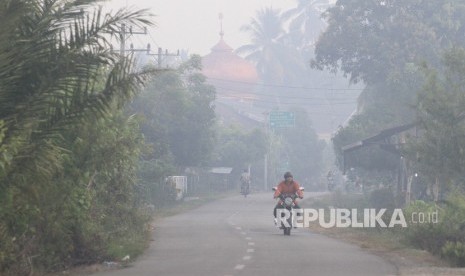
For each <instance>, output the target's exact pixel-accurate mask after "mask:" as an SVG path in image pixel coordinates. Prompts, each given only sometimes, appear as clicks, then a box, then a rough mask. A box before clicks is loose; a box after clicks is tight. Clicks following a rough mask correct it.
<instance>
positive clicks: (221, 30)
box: [218, 12, 224, 39]
mask: <svg viewBox="0 0 465 276" xmlns="http://www.w3.org/2000/svg"><path fill="white" fill-rule="evenodd" d="M218 18H219V19H220V37H221V39H223V36H224V32H223V13H222V12H220V13H219V14H218Z"/></svg>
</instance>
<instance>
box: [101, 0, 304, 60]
mask: <svg viewBox="0 0 465 276" xmlns="http://www.w3.org/2000/svg"><path fill="white" fill-rule="evenodd" d="M106 5H107V7H108V8H110V7H111V8H112V9H115V10H116V9H117V8H120V7H125V6H128V7H133V8H137V9H141V8H150V9H151V12H152V13H153V14H155V15H156V17H155V19H154V21H155V23H156V24H157V27H155V28H154V29H152V30H151V31H150V36H143V35H142V36H141V35H139V36H135V37H134V38H133V43H134V45H146V44H147V43H151V44H152V45H153V46H152V49H156V48H157V47H161V48H163V49H168V50H169V51H171V52H175V51H176V50H177V49H188V50H189V53H190V54H194V53H196V54H201V55H205V54H208V53H209V52H210V48H211V47H212V46H213V45H215V44H216V43H217V42H218V40H219V31H220V27H219V26H220V24H219V19H218V14H219V13H220V12H222V13H223V17H224V18H223V31H224V33H225V36H224V39H225V41H226V42H227V43H228V44H229V45H230V46H231V47H233V48H234V49H236V48H238V47H239V46H241V45H244V44H248V43H249V37H248V34H247V33H245V32H241V31H240V27H241V26H243V25H245V24H248V23H249V21H250V19H251V18H252V17H255V13H256V11H257V10H259V9H261V8H265V7H273V8H275V9H280V10H288V9H290V8H294V7H296V6H297V1H296V0H110V1H108V2H107V4H106Z"/></svg>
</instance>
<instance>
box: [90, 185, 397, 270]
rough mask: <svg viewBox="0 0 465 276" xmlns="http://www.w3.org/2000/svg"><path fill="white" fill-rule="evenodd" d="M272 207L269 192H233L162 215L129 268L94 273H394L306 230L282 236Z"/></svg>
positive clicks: (360, 252) (379, 262)
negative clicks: (147, 244)
mask: <svg viewBox="0 0 465 276" xmlns="http://www.w3.org/2000/svg"><path fill="white" fill-rule="evenodd" d="M306 196H307V197H308V196H310V195H309V193H307V194H306ZM274 205H275V201H274V200H273V199H272V193H271V192H270V193H262V194H252V195H250V196H249V197H247V198H244V197H242V196H234V197H229V198H225V199H220V200H216V201H213V202H211V203H209V204H206V205H204V206H202V207H200V208H197V209H194V210H192V211H189V212H186V213H183V214H179V215H176V216H172V217H168V218H165V219H163V220H161V221H159V222H158V223H157V227H156V229H155V231H154V234H153V235H154V236H153V240H154V241H153V242H152V244H151V246H150V248H149V249H148V250H147V252H146V253H145V254H144V256H142V257H140V258H139V259H138V261H137V262H135V263H134V265H133V266H132V267H130V268H126V269H121V270H115V271H107V272H103V273H99V274H96V275H163V276H165V275H199V276H209V275H216V276H227V275H254V276H258V275H266V276H270V275H280V276H282V275H318V276H320V275H331V276H334V275H345V276H347V275H357V276H359V275H396V274H397V272H396V268H395V267H394V266H393V265H391V264H390V263H388V262H386V261H384V260H382V259H381V258H379V257H377V256H375V255H371V254H369V253H367V252H364V251H363V250H361V249H360V248H358V247H357V246H354V245H350V244H347V243H344V242H341V241H338V240H334V239H331V238H328V237H325V236H322V235H319V234H315V233H312V232H310V231H309V230H307V229H302V228H300V229H293V230H292V233H291V236H284V235H283V232H282V230H279V229H278V228H276V227H275V226H274V223H273V216H272V210H273V207H274Z"/></svg>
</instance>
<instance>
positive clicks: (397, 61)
mask: <svg viewBox="0 0 465 276" xmlns="http://www.w3.org/2000/svg"><path fill="white" fill-rule="evenodd" d="M325 18H326V19H327V21H328V23H329V26H328V28H327V30H326V31H325V32H324V34H323V35H322V36H321V38H320V39H319V41H318V43H317V46H316V57H315V60H314V62H313V65H314V66H316V67H318V68H328V69H330V70H333V71H335V70H338V69H340V70H341V71H342V72H344V74H346V75H349V76H350V78H351V80H352V81H354V82H356V81H360V80H363V81H364V82H365V83H367V84H373V83H377V82H379V81H380V80H384V79H385V78H388V77H389V76H390V75H391V74H393V73H395V72H396V71H400V70H401V69H402V68H403V67H404V64H405V63H409V62H410V63H414V62H419V61H420V62H421V61H424V60H427V61H428V62H430V63H431V64H432V65H437V64H438V62H439V56H440V51H441V49H444V48H447V47H450V46H452V45H461V44H463V42H464V37H463V35H461V34H462V32H463V29H464V23H465V1H462V0H459V1H455V0H447V1H427V0H406V1H398V0H392V1H380V0H371V1H362V0H355V1H351V0H339V1H337V3H336V5H335V6H334V7H332V8H330V9H329V10H328V11H327V13H326V14H325Z"/></svg>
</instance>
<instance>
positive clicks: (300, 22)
mask: <svg viewBox="0 0 465 276" xmlns="http://www.w3.org/2000/svg"><path fill="white" fill-rule="evenodd" d="M297 2H298V3H297V7H295V8H293V9H290V10H288V11H286V12H284V13H283V18H284V19H286V20H290V22H291V23H290V25H289V34H288V35H289V37H290V39H291V41H292V42H293V44H295V45H298V46H299V49H308V50H309V48H310V49H311V50H312V51H313V45H314V43H315V42H316V40H317V39H318V36H319V35H320V32H322V31H323V30H324V29H325V28H326V26H327V24H326V22H325V21H324V20H323V19H322V17H321V15H322V13H323V11H325V10H326V9H327V8H328V7H329V2H328V1H327V0H310V1H309V0H298V1H297Z"/></svg>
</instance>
